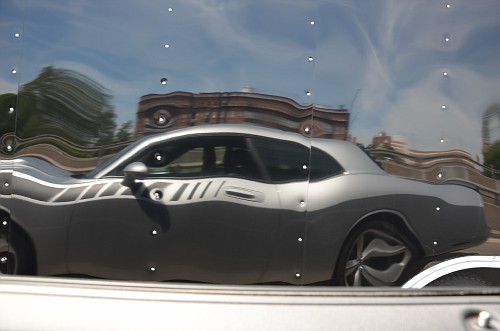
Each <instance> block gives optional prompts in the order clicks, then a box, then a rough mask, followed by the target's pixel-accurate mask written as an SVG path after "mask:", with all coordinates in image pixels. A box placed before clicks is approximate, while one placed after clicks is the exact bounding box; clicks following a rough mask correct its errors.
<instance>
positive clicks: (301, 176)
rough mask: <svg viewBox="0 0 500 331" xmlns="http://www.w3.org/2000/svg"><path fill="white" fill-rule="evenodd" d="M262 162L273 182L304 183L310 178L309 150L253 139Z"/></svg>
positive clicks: (285, 143) (289, 144)
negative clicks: (308, 166)
mask: <svg viewBox="0 0 500 331" xmlns="http://www.w3.org/2000/svg"><path fill="white" fill-rule="evenodd" d="M252 143H253V146H254V147H255V149H256V151H257V153H258V155H259V157H260V160H261V162H262V163H263V165H264V167H265V168H266V171H267V173H268V175H269V178H270V179H271V181H273V182H293V181H304V180H307V178H308V173H307V167H305V168H304V165H308V164H309V148H307V147H306V146H303V145H300V144H297V143H293V142H288V141H283V140H275V139H261V138H253V139H252Z"/></svg>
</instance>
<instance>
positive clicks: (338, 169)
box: [310, 147, 344, 181]
mask: <svg viewBox="0 0 500 331" xmlns="http://www.w3.org/2000/svg"><path fill="white" fill-rule="evenodd" d="M343 172H344V169H343V168H342V166H341V165H340V164H339V163H338V162H337V161H336V160H335V159H334V158H332V157H331V156H330V155H329V154H327V153H325V152H324V151H322V150H320V149H318V148H316V147H313V148H312V150H311V177H310V179H311V181H319V180H322V179H325V178H328V177H332V176H336V175H339V174H341V173H343Z"/></svg>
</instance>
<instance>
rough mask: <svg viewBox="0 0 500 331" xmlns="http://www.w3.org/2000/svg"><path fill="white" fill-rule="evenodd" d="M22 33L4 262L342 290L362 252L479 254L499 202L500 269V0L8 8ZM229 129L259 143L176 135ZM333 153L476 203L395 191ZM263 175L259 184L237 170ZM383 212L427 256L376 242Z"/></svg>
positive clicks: (6, 179) (28, 267)
mask: <svg viewBox="0 0 500 331" xmlns="http://www.w3.org/2000/svg"><path fill="white" fill-rule="evenodd" d="M0 26H1V27H2V29H1V31H2V32H1V34H0V43H1V44H2V52H1V53H0V66H1V67H2V70H1V71H0V107H1V109H0V162H1V163H0V185H2V186H0V194H1V195H0V199H1V200H0V221H1V222H2V224H0V226H3V228H2V233H4V234H3V235H2V236H3V237H0V246H1V247H4V248H0V253H1V252H2V249H3V251H4V252H7V253H4V255H2V256H4V257H7V255H8V254H10V253H8V252H10V251H13V250H12V246H18V247H15V248H17V249H16V250H14V251H15V252H16V254H17V252H22V254H23V255H26V256H29V257H30V258H29V261H28V262H29V263H28V262H26V264H24V263H23V265H21V264H18V268H19V270H20V271H21V272H26V273H29V272H37V273H39V274H47V275H49V274H50V275H52V274H90V275H92V276H98V277H106V275H109V274H110V273H109V270H110V269H113V270H118V271H119V270H123V272H122V273H121V274H120V276H119V277H116V278H121V279H146V280H163V278H162V277H166V278H169V277H170V278H181V279H183V280H186V279H187V280H194V281H210V282H217V281H218V279H226V278H218V277H219V276H220V274H222V273H224V274H231V273H232V272H234V275H235V277H234V282H237V283H253V282H273V281H283V282H287V283H293V284H304V283H313V282H320V281H326V280H328V281H329V280H330V279H331V278H332V275H333V272H334V270H335V269H336V266H337V265H338V263H342V261H344V262H345V263H344V264H346V266H345V268H346V269H347V268H349V267H350V266H349V265H348V264H356V266H357V265H358V264H359V265H361V266H362V262H363V261H362V260H363V259H362V258H360V257H358V258H357V259H356V257H355V256H354V255H356V254H355V253H356V251H357V250H356V248H359V249H358V251H360V252H361V251H363V252H366V251H369V250H370V249H372V248H373V247H375V248H374V250H376V251H377V252H379V254H386V255H385V256H392V255H391V254H394V255H399V251H400V250H402V249H403V248H404V249H406V248H408V250H410V248H412V252H411V253H412V254H405V255H402V256H403V260H404V261H403V262H404V263H403V264H406V263H407V262H408V260H409V259H410V258H409V256H410V255H412V257H414V256H419V254H420V255H426V256H427V255H432V254H438V253H445V252H449V251H450V250H451V248H450V247H447V246H446V244H449V245H453V247H456V248H457V249H458V248H459V247H468V246H469V244H470V242H468V241H467V240H468V238H469V239H470V238H475V239H474V240H475V242H476V241H478V242H479V241H480V239H481V238H483V237H484V233H485V231H486V230H485V229H486V227H483V226H482V225H477V228H474V229H475V230H471V232H474V231H475V232H474V233H471V234H470V236H472V237H470V236H468V235H469V234H464V233H458V232H463V231H461V230H463V229H466V228H467V226H468V225H470V224H473V225H474V224H476V223H474V222H477V224H479V223H480V221H482V216H483V215H482V213H483V208H482V207H483V205H484V214H485V218H486V222H487V224H488V226H489V227H490V228H491V234H490V239H489V241H487V243H486V245H483V246H481V247H480V248H478V249H475V248H474V249H472V250H471V251H469V252H481V253H488V254H500V248H499V246H498V241H499V240H500V181H499V178H500V172H499V171H500V170H499V169H500V129H499V128H500V106H499V104H500V99H499V96H498V88H499V86H500V57H499V54H500V42H498V41H499V40H498V36H499V35H500V3H499V2H498V1H496V0H482V1H480V2H470V1H464V0H456V1H449V2H446V1H434V0H432V1H431V0H425V1H418V2H415V1H390V0H380V1H344V0H306V1H293V0H277V1H267V0H256V1H226V0H206V1H193V0H188V1H186V0H171V1H163V0H153V1H148V2H147V3H142V2H137V1H131V0H126V1H104V2H103V1H101V2H96V1H78V2H72V3H70V4H68V3H65V2H61V1H59V0H44V1H38V0H4V1H2V3H1V4H0ZM216 124H231V125H235V126H230V127H231V128H240V127H239V126H238V125H241V124H244V125H246V126H248V127H250V128H252V129H255V130H256V131H252V129H248V131H247V129H244V130H243V129H240V131H241V132H226V134H227V136H217V134H222V133H221V132H223V131H224V130H223V129H220V130H219V131H221V132H219V133H214V132H207V131H203V130H202V131H199V132H198V131H196V130H193V131H186V132H188V133H186V136H183V135H182V134H179V136H176V134H177V133H176V132H178V131H177V130H178V129H185V128H194V129H196V128H207V127H215V126H214V125H216ZM246 126H245V127H246ZM258 127H259V128H258ZM260 127H267V128H272V129H278V130H280V131H287V132H292V133H295V134H296V135H297V137H298V138H290V137H291V136H288V135H283V136H281V135H277V134H276V133H263V132H268V131H259V130H260ZM216 128H220V127H218V126H217V127H216ZM208 131H210V130H209V129H208ZM179 132H180V131H179ZM200 132H201V133H200ZM269 132H271V131H269ZM273 132H274V131H273ZM164 133H172V136H168V135H167V136H165V137H166V138H158V139H159V140H155V139H156V138H154V139H153V140H147V141H149V142H151V141H154V143H152V145H151V146H150V145H144V150H143V151H142V150H138V149H137V146H142V145H141V143H139V145H133V143H134V142H136V141H138V140H140V139H144V138H146V139H147V138H148V137H151V136H153V135H158V136H156V137H161V134H164ZM204 134H207V137H205V136H203V138H204V139H201V141H200V138H199V137H198V136H199V135H204ZM259 134H260V135H261V136H259ZM233 135H237V136H238V138H234V137H233ZM262 135H264V136H265V135H267V137H264V138H267V139H269V140H266V139H264V138H263V137H262ZM214 136H216V137H215V138H214ZM229 136H231V137H233V138H228V137H229ZM221 137H223V138H227V141H230V142H231V141H232V140H231V139H234V141H235V142H231V143H227V142H224V143H220V142H219V141H218V140H217V139H221ZM283 137H285V138H283ZM315 138H325V139H324V140H321V139H319V140H314V139H315ZM161 139H165V140H161ZM259 139H264V140H259ZM329 140H342V141H348V142H351V143H354V144H359V145H362V147H363V148H364V150H365V151H366V152H369V153H370V155H371V158H372V159H373V160H374V161H375V162H376V163H378V164H379V165H380V166H381V167H382V168H383V169H384V170H385V171H386V172H388V173H389V174H391V175H394V176H396V177H403V178H405V179H417V180H420V181H426V182H431V183H435V184H445V183H448V184H453V185H455V186H456V187H455V189H453V188H454V186H449V185H435V186H426V185H420V184H421V183H418V184H414V183H412V182H410V181H408V182H406V181H400V180H399V179H390V180H389V181H386V180H385V179H381V178H385V177H384V176H385V173H384V172H383V171H382V170H381V169H379V168H378V167H377V166H376V165H375V164H372V163H371V161H370V160H369V159H368V158H366V155H365V154H363V153H361V152H360V151H359V150H355V151H353V150H351V149H350V147H345V146H347V145H343V144H340V145H331V144H328V143H327V142H326V143H325V141H329ZM141 141H142V140H141ZM262 141H264V143H263V142H262ZM313 141H314V143H313ZM148 144H149V143H148ZM276 146H280V147H276ZM331 146H337V147H336V149H334V148H333V147H331ZM349 146H350V145H349ZM153 147H154V148H153ZM157 147H158V150H156V148H157ZM152 148H153V149H152ZM237 154H241V155H243V154H245V156H241V157H240V162H239V164H237V162H232V161H231V160H232V156H234V155H237ZM174 156H175V158H174ZM113 157H115V158H114V159H113ZM245 157H246V158H245ZM241 160H251V161H245V162H243V161H241ZM299 161H300V162H299ZM358 161H359V162H358ZM123 162H125V163H127V164H125V163H123ZM133 162H139V164H137V163H135V166H134V167H131V168H129V167H127V166H128V164H129V163H133ZM344 162H345V163H344ZM365 162H366V163H369V165H367V164H365ZM151 163H154V165H151ZM248 164H254V165H255V167H254V168H253V174H254V175H255V174H256V173H258V176H257V175H255V176H250V177H249V176H246V177H245V176H243V175H242V174H237V171H236V170H235V169H237V170H238V171H241V172H242V171H243V169H242V168H243V166H244V165H245V166H247V165H248ZM208 165H210V167H208ZM230 165H231V166H230ZM96 167H97V168H96ZM144 169H146V170H147V171H145V170H144ZM230 169H231V171H229V170H230ZM255 169H259V171H256V170H255ZM208 170H210V171H208ZM232 170H234V171H232ZM245 170H246V169H245ZM366 174H370V176H371V175H373V178H372V177H370V180H369V181H367V180H366V179H365V178H368V177H361V176H362V175H366ZM181 175H182V176H183V177H182V178H181ZM349 175H353V176H352V177H348V176H349ZM358 175H359V176H358ZM176 176H177V177H178V178H177V177H176ZM287 176H289V177H287ZM290 176H291V177H290ZM356 176H357V177H356ZM173 177H176V178H173ZM158 178H160V179H158ZM228 178H229V179H228ZM326 182H327V183H329V184H330V185H329V186H328V185H325V183H326ZM389 183H390V184H389ZM401 183H406V184H405V185H406V186H405V187H406V188H408V190H406V191H405V190H403V189H400V186H404V185H403V184H401ZM409 183H412V184H409ZM135 184H137V185H138V187H139V188H138V187H136V186H135ZM413 184H414V185H413ZM364 185H366V188H365V187H364ZM410 187H411V188H412V189H411V190H410V189H409V188H410ZM431 187H436V190H435V191H438V193H435V192H434V190H431V189H430V188H431ZM471 189H473V190H476V191H477V192H479V194H480V196H481V198H482V202H481V201H480V200H479V199H478V196H477V194H476V193H473V191H472V190H471ZM427 191H429V192H427ZM430 191H432V192H430ZM408 192H411V194H413V193H414V194H415V195H417V196H418V197H419V198H413V197H412V196H411V194H410V193H408ZM416 192H418V193H416ZM427 194H428V195H429V196H430V197H431V198H430V197H429V196H427ZM379 196H380V199H379ZM464 197H465V198H464ZM97 200H98V204H97V207H96V206H95V205H93V202H95V201H97ZM438 200H439V202H442V204H440V203H438V202H437V201H438ZM332 204H334V205H333V206H332ZM27 205H32V206H34V207H30V208H26V206H27ZM92 206H93V207H92ZM224 206H230V208H227V209H224V208H225V207H224ZM444 206H446V207H444ZM457 206H458V207H457ZM128 207H130V208H131V209H130V210H132V211H131V212H127V211H128V210H129V209H127V208H128ZM448 207H449V208H448ZM452 207H453V208H452ZM454 207H457V209H454ZM458 210H461V211H462V212H458ZM464 210H465V212H464ZM218 212H223V213H224V214H223V215H220V216H217V213H218ZM352 215H356V217H355V219H354V220H352V219H351V218H350V217H352ZM410 215H411V217H410ZM415 215H417V216H415ZM442 215H448V216H447V217H444V216H442ZM450 215H451V216H450ZM464 215H471V216H470V218H474V219H473V220H471V222H470V223H467V224H461V226H457V227H455V228H454V229H453V231H451V230H450V231H447V230H446V229H447V228H448V227H449V224H450V223H449V222H451V221H452V220H451V218H457V219H461V218H463V217H464ZM379 216H383V217H382V218H383V220H384V221H385V220H387V219H388V220H390V221H391V223H397V226H399V228H397V231H400V232H402V233H404V234H405V239H406V237H407V238H411V241H414V242H418V245H415V246H418V247H416V248H415V249H413V247H410V246H409V245H408V247H407V245H406V241H405V240H403V239H401V238H400V237H399V236H398V235H397V233H396V232H394V231H393V230H394V229H392V228H391V229H390V230H387V232H383V235H379V234H380V233H381V232H380V231H381V229H380V227H378V228H373V227H369V226H367V224H369V223H373V224H376V225H380V224H379V222H380V221H381V219H379ZM159 217H163V218H162V219H161V220H159ZM444 218H445V219H444ZM254 219H255V220H254ZM11 220H12V222H11ZM268 220H269V222H268ZM429 220H435V222H434V224H435V226H433V227H432V228H431V227H430V226H428V223H427V222H428V221H429ZM438 220H442V222H440V223H439V224H438ZM4 222H6V223H7V224H3V223H4ZM233 222H234V223H233ZM398 222H399V223H398ZM461 222H462V220H461ZM198 225H199V226H198ZM253 225H254V227H252V226H253ZM7 230H15V231H14V232H15V233H16V234H15V235H13V236H11V235H10V232H11V231H7ZM382 230H386V228H385V226H382ZM214 231H215V232H216V233H215V232H214ZM7 233H9V235H7ZM242 233H243V234H242ZM356 233H358V234H360V236H359V238H361V239H359V238H354V237H353V236H355V234H356ZM80 234H84V235H83V237H82V236H81V235H80ZM173 234H178V235H176V236H175V237H174V236H173ZM245 234H248V236H247V237H246V236H245ZM450 234H453V238H451V239H450V238H448V236H449V235H450ZM190 235H192V236H190ZM228 236H230V237H231V240H230V242H231V246H230V247H226V246H224V239H225V237H226V239H227V237H228ZM365 236H366V238H368V239H366V242H367V243H368V244H367V247H364V246H363V245H364V244H365V242H364V239H363V238H365ZM189 238H193V239H192V240H193V243H195V242H196V244H193V245H191V242H190V239H189ZM457 238H459V239H457ZM358 239H359V240H358ZM162 240H163V241H162ZM471 240H472V239H471ZM13 243H16V244H17V245H16V244H14V245H13ZM238 244H241V247H237V246H238ZM245 245H246V246H245ZM254 245H257V246H254ZM370 245H371V246H370ZM348 246H350V247H351V248H350V249H348V248H347V247H348ZM358 246H359V247H358ZM372 246H373V247H372ZM246 247H248V249H246ZM361 248H363V249H361ZM166 251H168V252H166ZM247 252H249V253H248V256H246V255H245V254H246V253H247ZM250 252H254V253H255V254H256V255H252V253H250ZM337 253H339V254H337ZM351 253H352V254H353V256H354V257H353V256H351ZM337 255H339V256H340V257H338V256H337ZM9 256H13V255H12V254H10V255H9ZM0 257H1V256H0ZM94 257H95V260H93V258H94ZM114 257H116V258H114ZM419 257H420V256H419ZM188 259H191V260H192V261H197V262H196V263H193V266H189V267H190V268H191V269H189V268H187V267H186V265H187V264H189V263H188V262H186V261H187V260H188ZM191 260H189V261H191ZM19 261H20V260H19ZM172 261H173V262H172ZM210 261H212V262H214V261H215V262H214V263H213V264H211V262H210ZM339 261H340V262H339ZM169 264H170V265H173V266H172V268H175V267H177V269H170V270H169V269H167V268H165V266H166V265H169ZM400 264H401V263H399V262H398V263H393V264H391V266H390V268H392V267H394V268H396V267H397V265H400ZM251 266H256V267H255V268H254V269H252V268H251ZM257 266H258V267H257ZM183 268H184V269H183ZM211 268H212V269H211ZM249 269H252V270H249ZM2 270H4V269H2ZM186 270H188V271H186ZM187 274H191V275H194V276H193V277H191V276H189V275H187ZM172 275H173V276H172ZM200 275H207V278H203V277H201V276H200ZM358 275H359V273H358ZM393 275H396V276H397V277H396V278H399V277H400V276H401V275H402V273H399V272H396V273H393V274H391V275H389V276H393ZM197 276H200V277H197ZM353 277H357V276H353ZM384 277H385V276H384ZM384 277H382V278H384ZM340 278H343V277H340ZM344 278H345V277H344ZM386 278H387V277H386ZM386 278H385V279H386ZM389 278H390V277H389ZM344 280H345V279H344ZM224 281H226V280H224ZM358 281H359V278H356V279H355V281H351V280H350V283H349V282H348V283H349V284H350V285H351V284H355V283H357V282H358ZM230 282H231V281H230ZM359 282H360V281H359ZM359 282H358V283H359ZM374 283H375V284H395V283H397V281H394V282H392V281H388V282H384V281H383V279H382V280H381V279H377V280H376V281H375V282H374Z"/></svg>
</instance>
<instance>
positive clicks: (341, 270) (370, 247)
mask: <svg viewBox="0 0 500 331" xmlns="http://www.w3.org/2000/svg"><path fill="white" fill-rule="evenodd" d="M415 255H416V250H415V249H414V247H413V246H412V245H411V242H410V241H409V240H408V239H407V238H406V237H405V236H404V235H403V234H401V233H399V232H398V231H397V230H396V229H394V228H393V227H390V226H389V225H387V224H385V223H383V222H371V223H368V224H365V225H363V226H361V227H360V228H358V229H357V230H355V231H354V232H353V233H352V234H351V235H350V236H349V238H348V239H347V241H346V244H345V245H344V248H343V249H342V253H341V255H340V258H339V262H338V264H337V268H336V270H337V272H336V276H335V279H334V281H335V283H336V284H337V285H342V286H396V285H400V284H401V282H402V281H403V280H404V278H405V277H406V274H407V273H408V268H409V266H410V262H412V261H413V260H414V259H415Z"/></svg>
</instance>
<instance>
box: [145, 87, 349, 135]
mask: <svg viewBox="0 0 500 331" xmlns="http://www.w3.org/2000/svg"><path fill="white" fill-rule="evenodd" d="M313 111H314V117H312V114H313ZM313 118H314V120H313ZM348 122H349V112H348V111H347V109H332V108H327V107H324V106H319V105H300V104H298V103H297V102H295V101H293V100H292V99H289V98H285V97H280V96H275V95H266V94H260V93H253V92H251V90H248V91H245V92H215V93H198V94H195V93H188V92H173V93H169V94H151V95H145V96H143V97H141V100H140V101H139V109H138V111H137V122H136V138H139V137H141V136H144V135H148V134H152V133H156V132H159V131H165V130H172V129H177V128H182V127H186V126H192V125H202V124H210V123H252V124H257V125H262V126H266V127H273V128H279V129H282V130H287V131H294V132H301V133H303V132H304V130H305V128H306V127H308V126H309V127H310V126H311V123H313V126H312V128H313V130H312V134H313V136H315V137H327V138H334V139H339V140H346V139H347V134H348V132H347V128H348Z"/></svg>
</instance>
